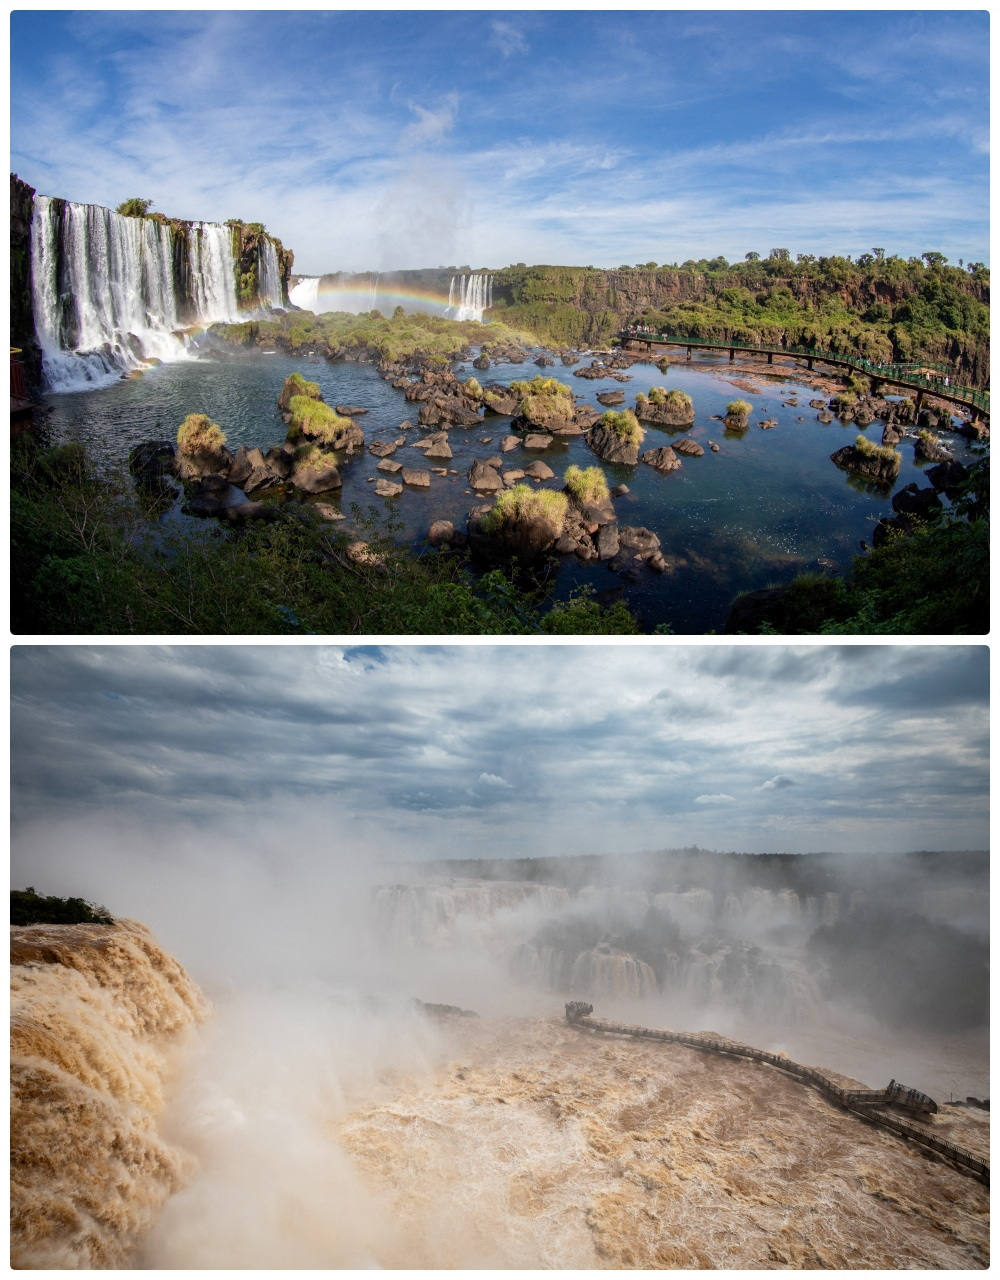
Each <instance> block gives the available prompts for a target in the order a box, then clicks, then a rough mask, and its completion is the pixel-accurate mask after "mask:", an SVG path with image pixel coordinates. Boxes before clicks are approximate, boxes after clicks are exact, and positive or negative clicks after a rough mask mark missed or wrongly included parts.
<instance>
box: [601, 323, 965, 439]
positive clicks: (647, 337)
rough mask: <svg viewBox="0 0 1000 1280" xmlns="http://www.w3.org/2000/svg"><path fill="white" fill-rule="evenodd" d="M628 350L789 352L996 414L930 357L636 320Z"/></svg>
mask: <svg viewBox="0 0 1000 1280" xmlns="http://www.w3.org/2000/svg"><path fill="white" fill-rule="evenodd" d="M618 340H619V342H620V343H621V345H622V349H623V350H627V349H628V348H629V347H645V349H646V350H647V351H652V350H653V348H654V347H684V348H685V349H686V351H687V358H688V359H689V360H690V359H691V353H692V351H695V350H698V351H727V352H728V353H729V359H730V361H733V360H735V359H736V353H737V351H744V352H749V353H751V354H753V355H766V356H767V363H768V364H773V363H774V357H775V356H784V357H787V358H788V359H792V360H796V361H799V360H804V361H805V363H806V368H807V369H812V368H813V365H814V364H815V363H816V362H819V363H821V364H827V365H833V366H834V367H836V368H843V369H852V370H855V371H856V372H858V373H863V374H864V375H865V377H867V378H870V379H871V383H872V392H873V393H874V394H879V393H880V391H881V389H882V388H883V387H885V386H893V387H906V388H908V389H912V390H914V391H916V393H917V397H916V406H917V408H918V409H920V408H921V406H922V404H923V400H924V396H925V395H933V396H935V397H937V399H939V400H947V401H949V402H950V403H952V404H955V405H959V406H961V407H962V408H966V409H969V410H970V411H971V413H972V417H973V420H976V419H977V418H979V417H984V418H988V417H989V416H990V393H989V392H988V391H979V390H978V389H977V388H975V387H959V386H956V385H955V384H954V381H953V378H952V373H951V371H950V366H948V365H940V364H933V363H930V362H927V361H924V362H922V363H919V364H913V363H911V364H899V363H895V364H880V363H878V362H877V361H873V360H865V359H864V358H863V357H862V356H845V355H837V354H834V353H833V352H832V351H823V350H822V349H820V348H819V347H799V346H792V345H791V344H786V343H775V344H772V345H763V344H755V343H749V342H736V341H734V340H732V339H729V338H726V339H722V340H718V341H716V340H714V339H711V338H683V337H679V336H678V335H676V334H666V333H663V332H654V331H653V330H651V329H648V328H646V327H644V326H642V325H631V326H629V327H627V328H624V329H622V330H621V331H620V333H619V334H618Z"/></svg>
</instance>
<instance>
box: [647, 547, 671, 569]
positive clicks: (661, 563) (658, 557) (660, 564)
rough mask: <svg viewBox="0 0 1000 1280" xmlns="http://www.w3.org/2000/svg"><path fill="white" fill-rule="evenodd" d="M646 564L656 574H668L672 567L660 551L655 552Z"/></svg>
mask: <svg viewBox="0 0 1000 1280" xmlns="http://www.w3.org/2000/svg"><path fill="white" fill-rule="evenodd" d="M646 564H647V566H648V567H649V568H650V569H652V570H653V571H654V572H655V573H666V572H667V570H668V569H669V567H670V566H669V565H668V564H667V562H666V560H665V559H664V558H663V554H662V552H660V551H654V552H653V554H652V555H651V556H650V557H649V559H648V560H647V561H646Z"/></svg>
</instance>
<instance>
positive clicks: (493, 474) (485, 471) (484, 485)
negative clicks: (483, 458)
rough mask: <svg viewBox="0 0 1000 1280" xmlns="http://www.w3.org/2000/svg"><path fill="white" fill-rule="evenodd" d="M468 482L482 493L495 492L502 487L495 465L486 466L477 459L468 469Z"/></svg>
mask: <svg viewBox="0 0 1000 1280" xmlns="http://www.w3.org/2000/svg"><path fill="white" fill-rule="evenodd" d="M469 484H470V485H471V486H472V487H473V489H478V490H479V491H480V492H482V493H496V492H497V491H498V490H499V489H502V488H503V487H504V484H503V480H502V479H501V477H500V473H499V472H498V471H497V470H496V468H495V467H491V466H488V465H487V464H486V463H485V462H480V461H479V460H478V459H477V460H476V461H475V462H474V463H473V464H472V466H471V467H470V469H469Z"/></svg>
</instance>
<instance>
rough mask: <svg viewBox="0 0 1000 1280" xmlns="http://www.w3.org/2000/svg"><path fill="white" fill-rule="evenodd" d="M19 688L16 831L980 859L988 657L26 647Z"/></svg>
mask: <svg viewBox="0 0 1000 1280" xmlns="http://www.w3.org/2000/svg"><path fill="white" fill-rule="evenodd" d="M12 677H13V703H12V729H13V769H14V775H13V793H12V794H13V807H14V815H15V819H16V820H18V821H22V822H23V821H26V820H28V819H31V818H37V816H38V815H40V814H56V813H64V814H76V813H86V812H88V811H90V812H108V811H114V812H119V813H137V814H145V815H149V816H150V817H154V816H155V817H163V816H169V817H175V816H176V817H178V818H182V819H184V820H191V821H200V822H207V823H211V822H221V821H229V822H231V821H241V822H245V821H246V820H247V819H248V818H249V819H251V820H252V819H253V817H254V815H255V814H257V813H261V812H267V813H271V814H278V813H280V814H282V815H286V814H287V815H291V817H290V818H289V819H288V820H289V821H295V820H297V817H298V815H302V814H309V815H311V816H315V817H323V818H325V819H328V820H329V821H331V822H334V823H336V822H337V821H338V820H340V819H345V820H349V821H350V822H351V823H352V824H356V823H357V822H358V821H360V820H361V817H367V819H368V820H370V822H371V823H373V824H374V825H375V826H376V827H377V829H378V830H379V831H380V832H381V833H383V835H384V837H385V839H386V840H387V841H391V842H393V843H394V844H398V845H399V846H400V847H410V845H416V844H421V846H422V847H427V848H436V847H438V846H439V845H440V844H441V842H442V841H443V840H445V839H447V841H449V842H451V844H452V845H457V846H458V847H457V848H455V850H454V851H455V853H462V852H466V853H468V852H470V851H475V849H477V848H482V847H483V843H484V841H485V842H487V845H488V847H490V848H492V849H493V850H494V851H496V852H505V851H510V852H535V851H544V850H546V849H549V848H551V847H553V846H555V847H566V846H567V845H572V846H573V847H581V846H582V847H597V848H608V847H636V846H637V845H639V846H643V845H644V846H646V847H649V846H650V844H651V843H659V844H660V845H665V844H670V843H691V842H693V841H699V842H701V843H705V844H708V845H713V844H714V845H715V847H729V848H759V847H775V842H776V841H778V842H781V847H793V848H796V847H797V848H801V847H813V848H814V847H834V846H835V845H836V843H837V840H838V839H840V840H841V843H846V842H848V841H854V840H856V839H857V822H855V823H854V825H851V824H850V823H848V822H847V821H846V819H845V815H848V816H850V815H852V814H853V815H855V818H856V820H857V821H860V820H861V817H859V816H858V815H860V816H862V817H863V819H864V821H865V822H866V823H867V824H868V826H869V829H870V830H872V831H874V830H875V829H876V828H878V830H879V832H881V833H883V834H884V833H889V832H892V833H894V834H893V836H892V841H893V847H897V846H898V847H905V846H906V845H907V844H912V843H914V840H913V839H912V838H910V833H911V832H912V833H916V832H924V833H929V832H936V833H937V836H938V843H939V845H940V842H941V841H942V840H945V835H944V834H942V833H947V832H948V831H951V830H955V831H964V833H965V834H964V836H963V838H962V839H961V840H960V841H959V843H961V844H962V845H963V846H971V845H973V844H977V843H979V844H981V843H982V842H983V841H984V839H985V796H986V756H985V736H984V735H985V707H986V700H985V695H986V687H985V680H986V671H985V661H984V657H983V650H982V649H981V648H979V649H977V648H974V647H972V648H970V647H963V648H948V649H941V648H930V647H916V648H914V647H902V646H825V645H824V646H796V647H788V646H775V647H768V648H762V647H759V646H734V645H726V646H708V645H706V646H670V647H663V646H651V645H637V646H626V645H616V646H544V647H531V646H523V645H512V646H500V645H487V646H441V647H438V646H425V645H419V646H407V645H394V646H387V647H383V648H378V647H373V646H356V647H354V646H352V647H348V648H341V647H339V646H252V645H250V646H246V645H239V646H231V645H222V646H213V645H206V646H179V647H175V648H155V647H149V646H137V647H132V646H124V647H117V646H115V647H113V646H105V647H94V648H88V647H81V646H67V647H56V646H52V647H41V648H34V647H29V646H21V647H17V648H15V649H14V651H13V654H12ZM921 691H926V695H927V696H926V697H924V698H922V697H921ZM706 797H709V798H711V797H716V798H718V797H731V799H726V800H724V801H721V800H720V801H719V803H718V804H714V805H710V804H708V803H707V802H706ZM359 815H360V817H359ZM831 815H832V818H831ZM831 823H832V825H830V824H831ZM443 824H447V827H448V831H449V833H450V834H448V835H447V837H445V836H444V835H443V834H442V833H443V831H444V825H443ZM848 827H850V830H848ZM828 828H829V829H828ZM352 829H353V827H352ZM820 833H822V834H823V836H824V838H823V839H820ZM975 833H979V834H978V837H977V836H976V835H975ZM885 838H886V839H888V836H885ZM928 838H929V836H928ZM587 842H591V844H590V845H588V843H587ZM926 842H927V841H926V840H925V839H920V840H917V841H916V843H921V844H923V843H926ZM945 842H947V841H945ZM875 843H876V844H877V843H878V841H877V840H876V841H875Z"/></svg>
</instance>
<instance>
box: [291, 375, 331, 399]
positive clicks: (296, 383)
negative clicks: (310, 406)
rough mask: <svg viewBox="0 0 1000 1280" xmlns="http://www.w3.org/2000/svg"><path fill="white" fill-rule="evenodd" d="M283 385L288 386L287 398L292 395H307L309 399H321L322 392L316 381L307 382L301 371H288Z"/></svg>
mask: <svg viewBox="0 0 1000 1280" xmlns="http://www.w3.org/2000/svg"><path fill="white" fill-rule="evenodd" d="M285 387H287V388H288V392H289V399H291V397H292V396H308V397H309V399H310V400H322V399H323V393H322V391H320V389H319V383H318V382H309V381H308V379H306V378H304V377H303V376H302V374H301V373H290V374H289V375H288V377H287V378H286V379H285Z"/></svg>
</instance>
